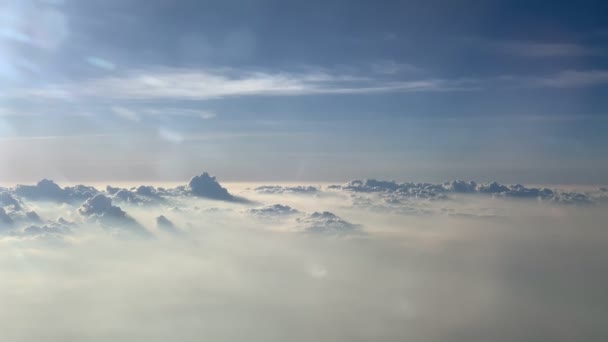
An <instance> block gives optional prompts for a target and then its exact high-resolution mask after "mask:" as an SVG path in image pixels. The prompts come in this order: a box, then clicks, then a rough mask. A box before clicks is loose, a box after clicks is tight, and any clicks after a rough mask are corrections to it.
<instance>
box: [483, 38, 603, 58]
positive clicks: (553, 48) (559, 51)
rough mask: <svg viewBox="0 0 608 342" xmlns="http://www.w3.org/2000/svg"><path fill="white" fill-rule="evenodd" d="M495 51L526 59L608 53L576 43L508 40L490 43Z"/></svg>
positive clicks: (601, 49)
mask: <svg viewBox="0 0 608 342" xmlns="http://www.w3.org/2000/svg"><path fill="white" fill-rule="evenodd" d="M489 44H490V45H491V46H492V47H493V48H494V49H496V50H499V51H502V52H505V53H509V54H512V55H519V56H524V57H583V56H605V55H606V54H608V51H607V50H606V49H603V48H596V47H591V46H585V45H581V44H575V43H561V42H560V43H558V42H541V41H520V40H506V41H498V42H491V43H489Z"/></svg>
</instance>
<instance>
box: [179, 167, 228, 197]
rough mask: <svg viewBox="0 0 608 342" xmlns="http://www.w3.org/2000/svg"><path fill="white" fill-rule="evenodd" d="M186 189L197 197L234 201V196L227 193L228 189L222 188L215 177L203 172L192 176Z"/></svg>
mask: <svg viewBox="0 0 608 342" xmlns="http://www.w3.org/2000/svg"><path fill="white" fill-rule="evenodd" d="M186 190H187V191H188V192H189V193H190V194H192V195H194V196H198V197H205V198H211V199H217V200H222V201H235V200H236V198H235V197H234V196H232V195H231V194H230V193H228V190H226V189H225V188H223V187H222V186H221V185H220V183H218V182H217V181H216V180H215V177H213V176H210V175H209V174H208V173H207V172H204V173H203V174H202V175H200V176H195V177H192V179H191V180H190V183H188V187H187V188H186Z"/></svg>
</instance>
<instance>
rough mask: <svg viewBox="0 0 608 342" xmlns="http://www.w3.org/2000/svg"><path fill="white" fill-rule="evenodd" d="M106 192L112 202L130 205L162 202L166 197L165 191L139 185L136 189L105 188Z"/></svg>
mask: <svg viewBox="0 0 608 342" xmlns="http://www.w3.org/2000/svg"><path fill="white" fill-rule="evenodd" d="M106 192H107V193H108V194H109V195H111V196H112V199H113V200H116V201H120V202H126V203H131V204H142V203H145V204H151V203H159V202H164V200H165V199H164V197H163V196H166V195H167V192H166V190H164V189H162V188H160V189H156V188H155V187H153V186H149V185H140V186H138V187H137V188H132V189H131V190H129V189H121V188H115V187H112V186H107V187H106Z"/></svg>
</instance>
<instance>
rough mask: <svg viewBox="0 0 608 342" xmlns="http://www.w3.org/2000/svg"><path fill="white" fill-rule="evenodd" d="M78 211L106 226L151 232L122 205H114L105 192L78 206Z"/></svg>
mask: <svg viewBox="0 0 608 342" xmlns="http://www.w3.org/2000/svg"><path fill="white" fill-rule="evenodd" d="M78 213H80V215H83V216H85V217H86V218H87V219H88V220H90V221H93V222H99V223H101V224H102V225H103V226H104V227H105V228H109V229H116V230H122V231H127V232H132V233H136V234H138V235H142V236H148V235H149V232H148V231H147V230H146V229H145V228H143V227H142V226H141V225H140V224H139V223H138V222H137V221H135V220H134V219H133V218H132V217H131V216H129V215H127V213H126V212H124V211H123V210H122V209H121V208H120V207H117V206H114V205H112V200H111V199H110V198H108V197H106V196H105V195H103V194H97V195H95V196H93V197H91V198H89V199H87V200H86V201H85V202H84V203H83V204H82V205H81V206H80V208H78Z"/></svg>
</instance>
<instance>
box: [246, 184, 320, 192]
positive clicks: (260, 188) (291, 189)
mask: <svg viewBox="0 0 608 342" xmlns="http://www.w3.org/2000/svg"><path fill="white" fill-rule="evenodd" d="M254 190H255V191H256V192H258V193H261V194H283V193H293V194H316V193H317V192H318V191H319V189H318V188H317V187H314V186H311V185H308V186H303V185H298V186H280V185H263V186H258V187H256V188H255V189H254Z"/></svg>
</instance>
